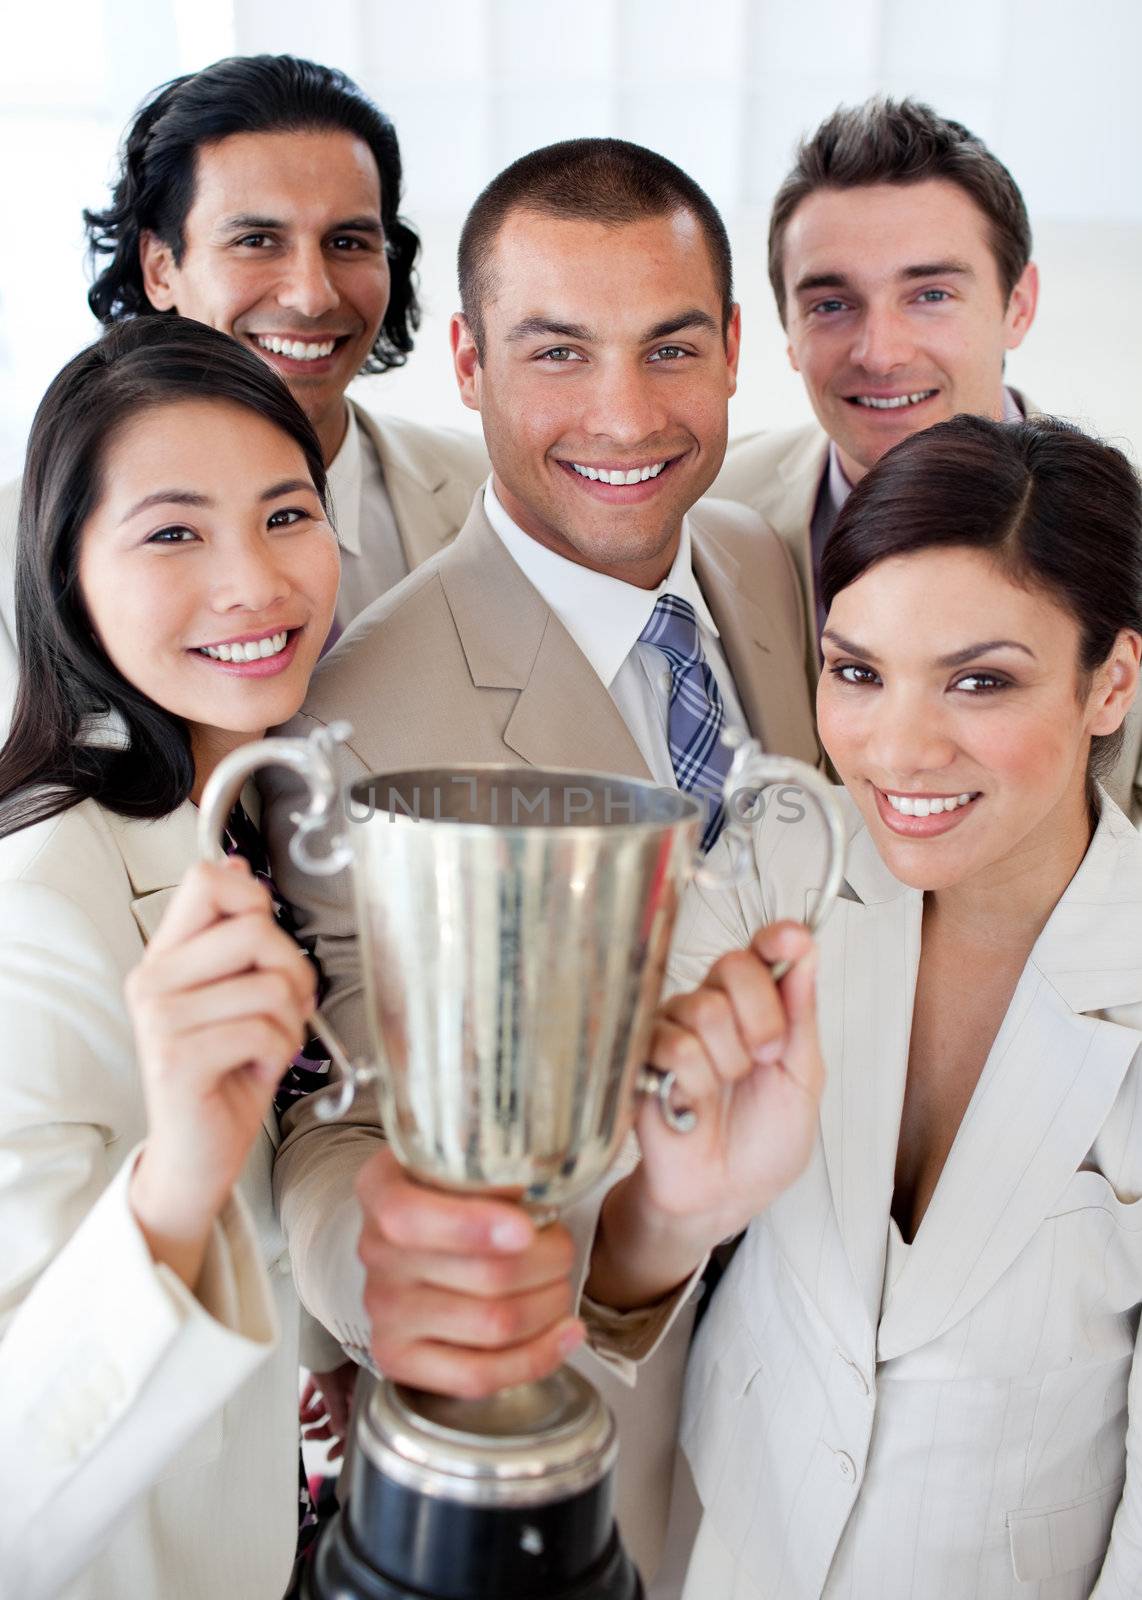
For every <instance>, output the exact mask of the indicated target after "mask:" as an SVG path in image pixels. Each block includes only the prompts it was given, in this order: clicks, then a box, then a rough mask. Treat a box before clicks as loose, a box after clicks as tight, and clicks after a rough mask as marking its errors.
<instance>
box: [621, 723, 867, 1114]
mask: <svg viewBox="0 0 1142 1600" xmlns="http://www.w3.org/2000/svg"><path fill="white" fill-rule="evenodd" d="M722 740H723V742H724V743H725V744H727V745H729V746H730V747H731V748H732V749H733V751H734V757H733V760H732V761H731V763H730V770H729V771H728V772H727V774H726V780H725V783H724V784H723V786H722V797H723V803H724V805H725V808H726V827H725V833H726V838H727V843H728V846H729V850H730V865H729V867H728V869H727V870H726V871H724V872H719V871H717V870H716V869H714V868H711V867H708V866H706V865H705V864H704V863H703V864H701V865H698V866H696V867H695V868H694V872H693V879H694V882H695V883H699V884H701V885H702V886H703V887H704V888H707V889H734V888H737V887H738V885H739V884H742V883H744V882H745V881H746V879H747V878H748V876H749V874H750V871H751V870H752V866H753V829H754V826H755V825H756V824H757V823H758V822H759V821H760V820H761V815H762V813H761V810H760V807H759V802H760V797H761V790H762V789H768V788H770V787H772V785H773V784H776V783H786V784H790V785H792V786H794V787H796V788H798V789H800V790H801V791H802V793H803V794H805V795H807V796H808V798H809V799H810V800H811V801H812V802H813V804H814V805H815V806H816V808H817V810H818V812H819V813H820V815H821V820H822V821H823V822H824V824H825V832H826V835H827V837H828V854H827V857H826V861H825V873H824V877H823V880H822V883H821V888H820V891H819V892H818V895H817V899H816V903H815V904H814V906H813V909H812V911H811V912H810V913H809V916H808V917H807V918H806V924H807V926H808V928H809V931H810V932H811V933H816V931H817V929H818V928H819V927H820V926H821V924H822V923H823V922H824V920H825V918H826V917H827V916H828V914H829V912H830V911H831V910H832V908H833V903H834V901H835V900H836V898H837V894H838V892H839V891H840V887H841V883H842V880H843V878H844V872H845V850H846V848H847V841H846V839H845V826H844V819H843V818H842V815H841V808H840V806H839V805H838V804H837V797H836V792H835V787H834V785H833V784H831V783H829V781H828V780H827V779H826V778H823V777H822V776H821V774H820V773H819V772H818V771H817V769H816V767H811V766H809V764H808V762H805V761H798V760H796V759H795V758H794V757H793V756H779V755H766V753H765V752H764V751H763V750H762V748H761V746H760V745H759V744H758V742H757V740H756V739H750V738H747V737H746V735H745V734H742V733H739V732H738V731H737V730H736V729H733V728H727V729H726V731H725V732H724V733H723V734H722ZM790 965H791V963H790V962H788V961H777V962H775V963H774V965H773V967H772V968H771V971H772V973H773V978H774V982H779V981H780V980H781V979H782V978H783V977H784V976H785V974H786V973H787V972H788V971H789V967H790ZM636 1088H637V1090H638V1093H639V1094H642V1095H646V1096H648V1097H653V1098H654V1099H656V1100H657V1101H658V1109H659V1111H660V1112H661V1114H662V1117H663V1120H664V1121H665V1122H666V1125H667V1127H668V1128H670V1129H671V1130H672V1131H673V1132H674V1133H689V1132H690V1131H691V1130H692V1129H693V1128H694V1126H695V1124H696V1123H697V1120H698V1119H697V1116H696V1115H695V1113H694V1112H693V1111H692V1110H691V1109H690V1108H689V1107H684V1106H677V1105H675V1104H674V1093H673V1092H674V1074H673V1073H672V1072H660V1071H659V1070H658V1068H657V1067H651V1066H644V1067H643V1068H642V1069H641V1071H640V1072H639V1075H638V1079H637V1082H636Z"/></svg>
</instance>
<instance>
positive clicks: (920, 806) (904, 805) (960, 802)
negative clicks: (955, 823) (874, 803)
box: [882, 789, 975, 817]
mask: <svg viewBox="0 0 1142 1600" xmlns="http://www.w3.org/2000/svg"><path fill="white" fill-rule="evenodd" d="M882 793H883V794H884V798H885V799H886V800H887V801H888V803H889V805H890V806H891V807H892V809H893V811H899V813H900V815H901V816H902V817H938V816H939V815H940V813H941V812H942V811H955V810H957V809H958V808H959V807H960V806H966V805H967V803H968V801H969V800H974V799H975V795H973V794H944V795H940V794H935V795H930V796H927V797H921V796H920V795H913V794H889V792H888V790H887V789H885V790H883V791H882Z"/></svg>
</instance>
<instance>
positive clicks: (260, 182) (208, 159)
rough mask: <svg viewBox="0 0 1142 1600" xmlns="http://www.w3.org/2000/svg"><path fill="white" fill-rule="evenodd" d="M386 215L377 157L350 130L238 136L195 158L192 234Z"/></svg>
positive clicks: (206, 147) (190, 217) (208, 147)
mask: <svg viewBox="0 0 1142 1600" xmlns="http://www.w3.org/2000/svg"><path fill="white" fill-rule="evenodd" d="M380 213H381V179H380V174H379V172H378V171H377V163H376V161H375V160H374V159H373V152H372V151H371V150H370V149H369V146H368V145H367V144H366V143H365V142H364V140H363V139H358V138H357V137H356V135H355V134H351V133H348V132H345V131H344V130H342V129H336V128H310V129H303V130H293V131H288V132H287V131H278V132H275V133H235V134H231V135H230V136H229V138H226V139H219V140H218V141H217V142H216V143H214V144H206V145H200V146H199V148H198V150H197V152H196V154H195V169H194V200H193V202H192V204H191V208H190V212H189V215H188V218H187V224H188V227H189V228H191V229H194V228H195V227H196V226H197V227H208V226H210V225H211V224H212V223H214V222H218V221H220V220H221V219H223V218H226V217H230V216H244V215H248V216H258V217H262V218H265V219H269V218H278V219H280V220H282V221H284V222H294V223H298V224H301V223H304V222H306V221H309V220H313V221H315V222H318V223H321V222H326V221H337V220H340V219H343V218H347V217H358V216H376V217H379V216H380Z"/></svg>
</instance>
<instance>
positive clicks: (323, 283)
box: [277, 243, 341, 318]
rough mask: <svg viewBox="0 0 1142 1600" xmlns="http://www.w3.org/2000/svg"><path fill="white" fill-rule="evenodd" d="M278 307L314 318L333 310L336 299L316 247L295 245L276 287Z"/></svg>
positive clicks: (318, 247)
mask: <svg viewBox="0 0 1142 1600" xmlns="http://www.w3.org/2000/svg"><path fill="white" fill-rule="evenodd" d="M277 298H278V304H279V305H280V306H282V308H283V309H284V310H287V311H297V312H299V313H300V314H301V316H303V317H308V318H315V317H321V316H324V315H326V314H327V313H328V312H330V311H334V310H336V308H337V306H338V304H339V303H340V299H341V297H340V295H339V294H338V292H337V286H336V284H335V283H334V281H333V277H332V274H331V273H330V270H329V262H328V261H327V260H326V258H325V253H324V251H323V250H322V249H321V247H320V245H319V244H316V243H315V244H312V245H299V246H297V247H296V248H295V249H294V250H292V251H291V252H290V254H289V256H288V257H287V259H286V262H285V269H284V275H283V277H282V280H281V282H280V283H279V285H278V291H277Z"/></svg>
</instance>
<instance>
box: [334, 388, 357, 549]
mask: <svg viewBox="0 0 1142 1600" xmlns="http://www.w3.org/2000/svg"><path fill="white" fill-rule="evenodd" d="M346 409H347V410H348V413H349V425H348V427H347V428H346V429H345V437H344V438H343V439H342V441H341V448H340V450H338V452H337V454H336V455H335V456H334V457H333V460H332V461H331V462H330V463H329V473H328V477H329V498H330V500H331V501H332V503H333V526H334V528H335V529H336V530H337V542H338V544H339V545H340V546H341V548H342V550H344V551H346V552H347V553H348V554H349V555H351V556H359V555H360V554H361V431H360V429H359V428H358V426H357V413H356V411H354V409H353V407H352V406H351V405H348V404H347V407H346Z"/></svg>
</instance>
